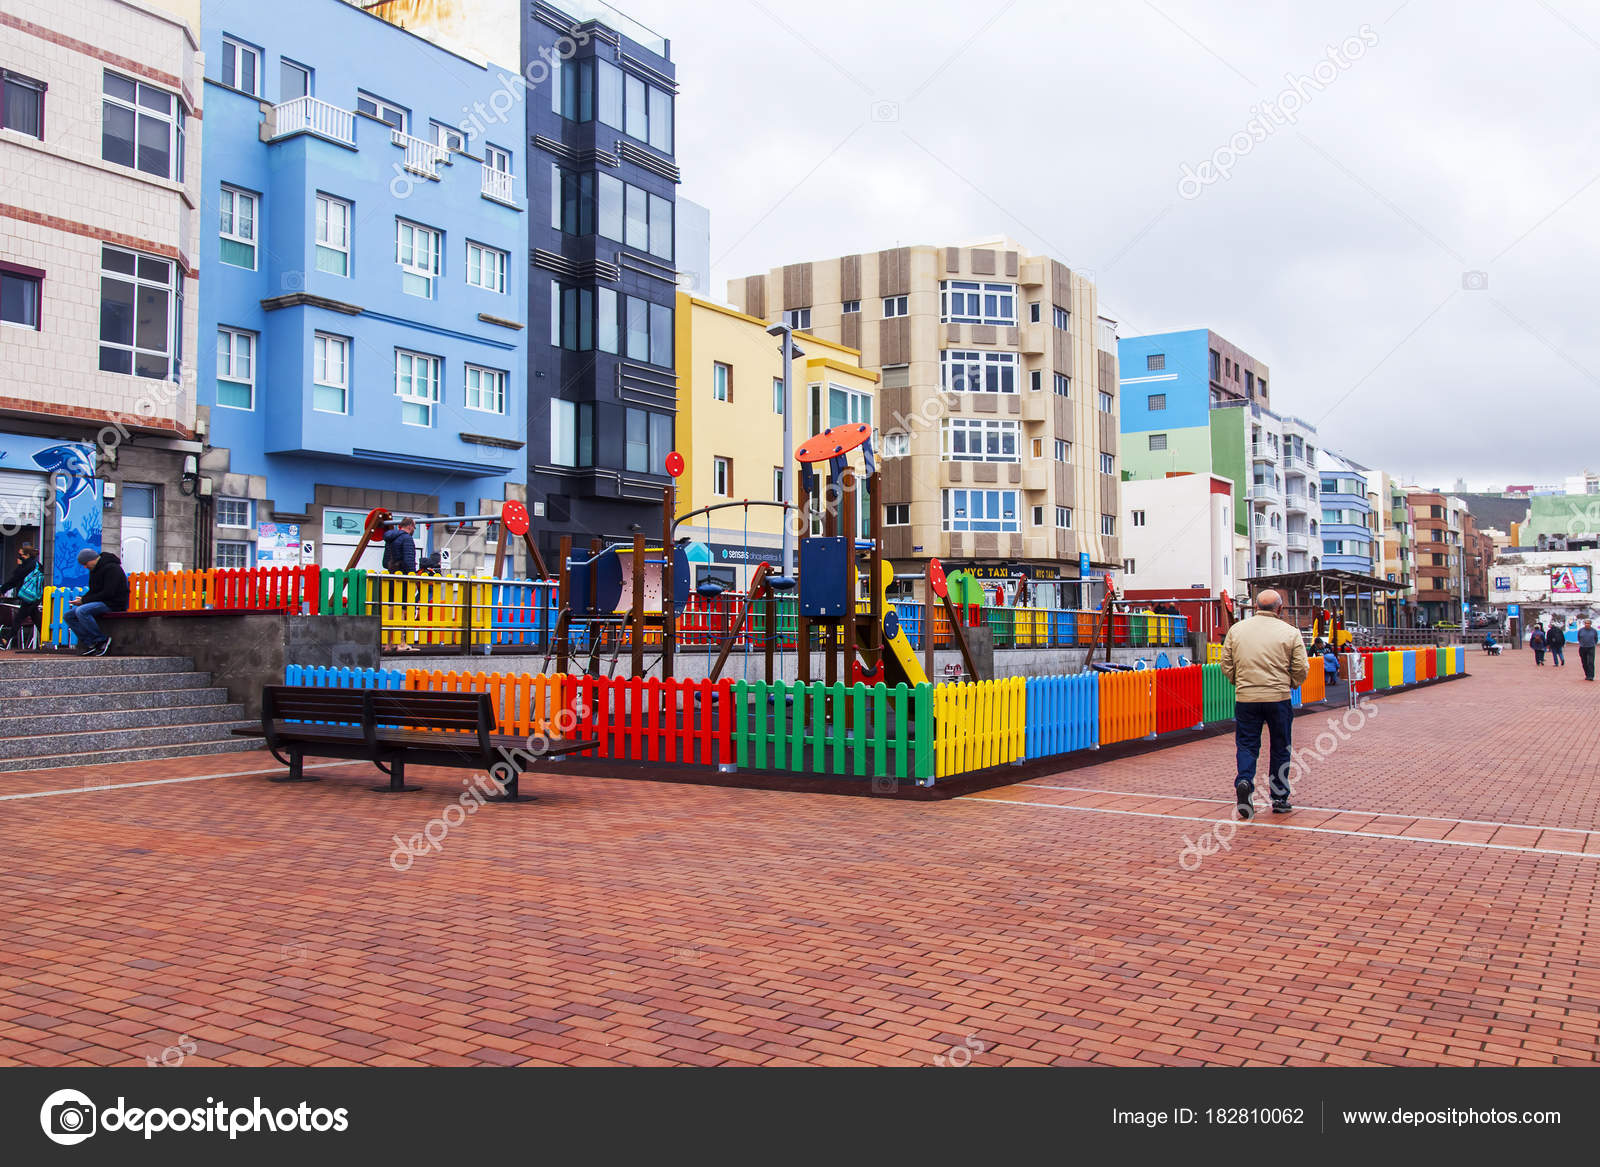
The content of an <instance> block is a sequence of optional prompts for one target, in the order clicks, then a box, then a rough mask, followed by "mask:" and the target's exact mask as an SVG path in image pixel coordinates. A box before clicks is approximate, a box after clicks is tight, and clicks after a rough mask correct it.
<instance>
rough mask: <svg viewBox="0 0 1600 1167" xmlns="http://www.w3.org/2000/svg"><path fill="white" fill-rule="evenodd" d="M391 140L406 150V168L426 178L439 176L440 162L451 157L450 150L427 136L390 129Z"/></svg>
mask: <svg viewBox="0 0 1600 1167" xmlns="http://www.w3.org/2000/svg"><path fill="white" fill-rule="evenodd" d="M389 141H391V142H393V143H394V144H395V145H396V146H399V147H401V148H402V149H404V150H405V152H406V160H405V163H404V165H405V168H406V169H407V170H409V171H411V173H412V174H420V175H422V176H423V177H424V178H438V177H439V164H440V163H441V162H445V161H447V160H448V159H449V157H450V151H449V150H446V149H445V148H444V147H443V146H441V145H439V144H438V143H437V142H430V141H428V140H427V139H426V138H414V137H412V136H411V135H410V134H407V133H404V132H402V131H400V130H393V129H392V130H390V131H389Z"/></svg>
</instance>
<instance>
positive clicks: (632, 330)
mask: <svg viewBox="0 0 1600 1167" xmlns="http://www.w3.org/2000/svg"><path fill="white" fill-rule="evenodd" d="M623 300H624V302H625V304H626V311H627V314H628V349H627V354H628V356H629V357H631V358H632V359H634V360H636V361H648V360H649V359H650V301H648V300H641V299H639V297H637V296H625V297H623Z"/></svg>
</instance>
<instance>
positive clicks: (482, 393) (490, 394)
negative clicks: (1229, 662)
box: [466, 365, 506, 413]
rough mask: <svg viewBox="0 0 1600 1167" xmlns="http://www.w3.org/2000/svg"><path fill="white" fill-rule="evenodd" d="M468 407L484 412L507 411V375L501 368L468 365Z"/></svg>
mask: <svg viewBox="0 0 1600 1167" xmlns="http://www.w3.org/2000/svg"><path fill="white" fill-rule="evenodd" d="M466 381H467V408H468V409H476V410H480V411H482V412H483V413H504V412H505V411H506V375H505V372H504V371H503V370H501V369H485V368H483V367H481V366H479V365H468V366H467V376H466Z"/></svg>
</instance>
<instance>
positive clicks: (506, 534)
mask: <svg viewBox="0 0 1600 1167" xmlns="http://www.w3.org/2000/svg"><path fill="white" fill-rule="evenodd" d="M398 522H399V520H398V519H396V518H395V517H394V515H393V513H391V512H390V511H389V510H388V509H387V508H386V507H373V508H372V509H371V510H370V511H368V512H367V518H366V521H365V522H364V523H363V524H362V527H361V540H360V542H358V543H357V544H356V546H355V550H354V551H352V552H351V553H350V562H349V563H347V564H345V570H346V571H354V570H355V568H356V565H357V564H359V563H360V562H361V556H362V555H363V554H364V553H365V552H366V550H367V548H368V547H370V546H372V544H373V543H374V542H380V543H381V542H382V541H383V533H384V531H386V530H387V529H388V528H390V527H392V526H395V525H396V524H397V523H398ZM412 522H414V523H416V524H417V526H419V527H429V526H434V525H442V526H447V527H455V528H456V530H454V531H452V532H451V533H450V538H451V539H452V540H454V538H455V537H456V535H458V534H460V533H461V528H462V527H465V526H467V525H468V524H470V523H494V524H496V525H497V526H498V528H499V539H498V541H497V542H496V544H495V549H494V578H495V579H499V578H500V577H501V574H502V573H503V572H504V570H505V564H506V552H507V551H508V550H509V549H510V541H511V539H512V538H513V537H515V538H519V539H521V540H522V545H523V547H524V548H526V549H527V552H528V561H529V562H530V563H531V564H532V566H533V568H534V569H535V570H536V571H537V572H538V575H537V576H536V577H535V578H538V579H548V578H549V576H550V572H549V570H548V569H547V568H546V567H545V565H544V556H542V555H540V554H539V545H538V544H537V543H535V542H534V541H533V539H532V538H531V537H530V536H529V534H528V531H529V527H530V522H529V519H528V508H527V507H525V506H523V505H522V503H520V502H518V501H517V500H516V499H511V500H509V501H507V502H505V503H503V504H502V505H501V507H500V510H499V512H498V513H497V514H487V515H435V516H433V517H432V518H421V519H418V518H413V519H412ZM447 547H448V544H447Z"/></svg>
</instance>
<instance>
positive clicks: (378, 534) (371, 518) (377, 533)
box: [367, 507, 394, 539]
mask: <svg viewBox="0 0 1600 1167" xmlns="http://www.w3.org/2000/svg"><path fill="white" fill-rule="evenodd" d="M392 518H394V516H393V515H392V514H390V513H389V512H388V510H386V509H385V508H383V507H373V508H372V509H371V510H370V511H368V512H367V538H369V539H382V538H383V528H384V527H385V526H387V525H388V523H389V520H390V519H392Z"/></svg>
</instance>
